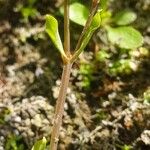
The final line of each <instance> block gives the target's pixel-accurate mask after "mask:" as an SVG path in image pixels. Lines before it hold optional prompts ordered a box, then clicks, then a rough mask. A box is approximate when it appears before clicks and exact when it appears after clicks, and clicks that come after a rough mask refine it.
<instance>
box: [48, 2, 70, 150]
mask: <svg viewBox="0 0 150 150" xmlns="http://www.w3.org/2000/svg"><path fill="white" fill-rule="evenodd" d="M64 50H65V54H66V55H67V56H68V57H70V29H69V0H65V1H64ZM71 67H72V64H71V63H69V62H68V63H67V64H66V63H65V62H64V66H63V73H62V78H61V86H60V91H59V96H58V99H57V103H56V110H55V116H54V124H53V127H52V132H51V141H50V150H57V145H58V141H59V132H60V127H61V124H62V117H63V114H64V103H65V99H66V94H67V87H68V84H69V79H70V72H71Z"/></svg>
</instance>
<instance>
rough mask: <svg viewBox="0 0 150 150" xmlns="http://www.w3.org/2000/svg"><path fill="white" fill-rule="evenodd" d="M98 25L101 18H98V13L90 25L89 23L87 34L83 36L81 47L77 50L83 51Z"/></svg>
mask: <svg viewBox="0 0 150 150" xmlns="http://www.w3.org/2000/svg"><path fill="white" fill-rule="evenodd" d="M100 23H101V17H100V13H99V12H98V13H96V15H95V16H94V18H93V20H92V23H91V26H90V28H89V29H88V30H87V32H86V34H85V36H84V38H83V41H82V44H81V47H80V48H79V49H81V50H84V48H85V47H86V46H87V44H88V42H89V40H90V39H91V37H92V35H93V33H94V31H95V30H96V29H98V28H99V27H100Z"/></svg>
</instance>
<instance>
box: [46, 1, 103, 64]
mask: <svg viewBox="0 0 150 150" xmlns="http://www.w3.org/2000/svg"><path fill="white" fill-rule="evenodd" d="M70 8H71V9H70V10H71V11H70V17H71V18H72V19H71V20H74V22H76V23H79V22H80V20H81V19H80V18H82V20H81V24H82V25H83V24H85V22H86V19H87V17H88V14H89V13H88V10H87V8H86V7H85V6H83V5H81V4H78V3H75V4H73V5H71V6H70ZM76 10H79V13H77V14H78V15H77V14H76V12H75V11H76ZM83 11H84V12H83ZM80 15H81V16H80ZM83 15H85V16H84V17H83ZM77 16H78V18H76V17H77ZM100 22H101V18H100V13H99V12H98V13H96V14H95V16H94V17H93V19H92V23H91V25H90V27H89V28H88V29H87V30H86V32H85V34H84V37H83V39H82V41H81V45H79V48H78V49H77V50H76V52H75V54H74V55H73V58H71V60H72V61H74V60H75V59H76V58H77V57H78V55H79V54H80V53H81V52H82V51H83V50H84V48H85V47H86V45H87V44H88V42H89V40H90V38H91V37H92V35H93V33H94V31H95V30H96V29H97V28H98V27H99V26H100ZM45 26H46V32H47V33H48V35H49V37H50V38H51V40H52V42H53V43H54V45H55V46H56V48H57V49H58V50H59V52H60V53H61V55H62V56H63V57H64V58H65V59H66V60H68V59H69V58H67V56H66V54H65V52H64V49H63V45H62V42H61V39H60V35H59V31H58V22H57V20H56V19H55V18H54V17H53V16H51V15H46V24H45ZM64 32H65V31H64Z"/></svg>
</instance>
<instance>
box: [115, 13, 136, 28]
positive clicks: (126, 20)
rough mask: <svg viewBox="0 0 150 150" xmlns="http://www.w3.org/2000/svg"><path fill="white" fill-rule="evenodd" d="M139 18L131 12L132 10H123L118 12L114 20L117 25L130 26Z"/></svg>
mask: <svg viewBox="0 0 150 150" xmlns="http://www.w3.org/2000/svg"><path fill="white" fill-rule="evenodd" d="M136 18H137V15H136V13H135V12H133V11H130V10H123V11H120V12H118V13H117V14H116V15H115V16H114V18H113V21H114V22H115V23H116V24H117V25H128V24H130V23H132V22H134V21H135V20H136Z"/></svg>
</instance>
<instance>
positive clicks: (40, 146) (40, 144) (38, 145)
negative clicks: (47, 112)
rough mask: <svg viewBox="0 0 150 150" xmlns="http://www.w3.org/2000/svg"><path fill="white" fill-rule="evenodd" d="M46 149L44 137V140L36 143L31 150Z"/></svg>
mask: <svg viewBox="0 0 150 150" xmlns="http://www.w3.org/2000/svg"><path fill="white" fill-rule="evenodd" d="M45 148H46V138H45V137H43V139H42V140H39V141H36V143H35V144H34V146H33V147H32V149H31V150H45Z"/></svg>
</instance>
